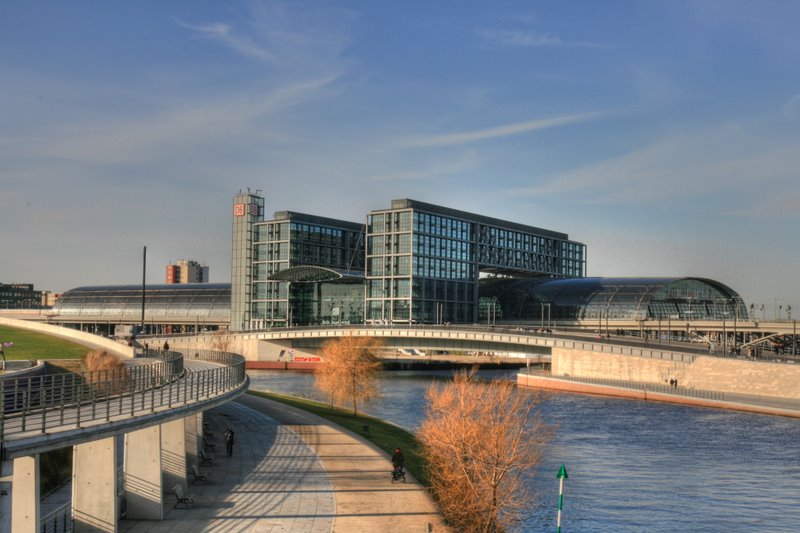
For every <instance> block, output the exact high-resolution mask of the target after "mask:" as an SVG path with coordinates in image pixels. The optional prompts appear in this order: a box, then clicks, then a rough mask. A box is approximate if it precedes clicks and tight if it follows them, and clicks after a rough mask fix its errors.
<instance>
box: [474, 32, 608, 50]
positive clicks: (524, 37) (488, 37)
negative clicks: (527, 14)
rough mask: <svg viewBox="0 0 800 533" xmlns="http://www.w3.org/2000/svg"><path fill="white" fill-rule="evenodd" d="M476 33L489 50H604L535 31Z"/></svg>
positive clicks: (593, 44)
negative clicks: (562, 48)
mask: <svg viewBox="0 0 800 533" xmlns="http://www.w3.org/2000/svg"><path fill="white" fill-rule="evenodd" d="M476 31H477V33H478V36H479V37H480V38H481V39H482V41H483V45H484V46H486V47H488V48H558V47H568V48H604V46H603V45H600V44H597V43H592V42H587V41H564V40H563V39H562V38H561V37H559V36H558V35H554V34H552V33H547V32H541V31H538V30H535V29H506V28H478V29H477V30H476Z"/></svg>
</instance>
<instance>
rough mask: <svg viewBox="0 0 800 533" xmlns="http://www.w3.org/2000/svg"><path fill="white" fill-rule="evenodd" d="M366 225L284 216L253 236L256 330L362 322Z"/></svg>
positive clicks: (257, 228)
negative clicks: (287, 326)
mask: <svg viewBox="0 0 800 533" xmlns="http://www.w3.org/2000/svg"><path fill="white" fill-rule="evenodd" d="M363 277H364V226H363V224H358V223H355V222H348V221H345V220H336V219H332V218H326V217H320V216H315V215H307V214H303V213H296V212H293V211H281V212H278V213H275V215H274V218H273V219H272V220H268V221H263V222H258V223H256V224H255V226H254V237H253V282H252V298H251V304H252V305H251V317H250V326H251V329H260V328H264V327H270V326H286V325H310V324H326V323H327V324H330V323H348V324H349V323H362V322H363V317H364V315H363V307H364V283H363Z"/></svg>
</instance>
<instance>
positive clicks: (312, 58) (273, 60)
mask: <svg viewBox="0 0 800 533" xmlns="http://www.w3.org/2000/svg"><path fill="white" fill-rule="evenodd" d="M249 7H250V9H249V10H248V12H247V13H246V15H245V16H243V17H239V18H235V19H231V20H228V21H213V22H205V23H189V22H186V21H182V20H176V21H175V22H176V23H177V24H179V25H180V26H181V27H183V28H186V29H188V30H190V31H191V32H192V33H193V35H194V36H196V37H198V38H202V39H208V40H211V41H213V42H216V43H218V44H219V45H221V46H224V47H226V48H228V49H230V50H233V51H234V52H236V53H237V54H240V55H241V56H244V57H246V58H252V59H257V60H261V61H264V62H266V63H269V64H271V65H276V66H281V67H286V68H290V69H298V68H299V69H303V68H306V67H308V66H314V67H316V68H322V67H325V66H333V68H338V63H339V62H340V61H341V60H340V58H339V55H340V54H341V52H342V50H343V49H344V48H345V46H347V44H348V43H349V41H350V39H349V31H348V28H349V25H350V23H351V21H352V20H353V18H354V16H353V14H352V13H351V12H349V11H347V10H335V9H333V8H329V9H322V8H320V9H308V8H306V7H301V6H299V5H297V4H294V3H283V2H280V1H274V0H273V1H267V0H265V1H256V2H252V3H251V4H249Z"/></svg>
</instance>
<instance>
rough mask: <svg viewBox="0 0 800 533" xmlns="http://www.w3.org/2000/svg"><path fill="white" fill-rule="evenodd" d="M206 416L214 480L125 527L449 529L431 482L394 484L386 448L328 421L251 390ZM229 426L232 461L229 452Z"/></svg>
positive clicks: (152, 531) (134, 530)
mask: <svg viewBox="0 0 800 533" xmlns="http://www.w3.org/2000/svg"><path fill="white" fill-rule="evenodd" d="M205 417H206V418H205V420H206V421H207V423H208V424H209V425H210V426H211V428H212V429H213V430H214V433H215V438H216V443H215V444H216V451H217V453H216V457H215V458H214V461H213V463H212V464H211V465H208V466H204V467H203V469H204V471H205V472H204V473H205V474H206V475H207V478H208V481H207V483H205V484H193V485H191V486H190V489H189V491H190V492H191V493H193V495H194V505H193V506H192V507H191V508H189V509H183V508H172V509H171V510H170V511H169V512H167V513H166V515H165V517H164V520H161V521H132V520H122V521H121V522H120V531H126V532H131V533H139V532H141V533H145V532H146V533H160V532H179V531H181V532H183V531H192V532H198V531H253V532H301V531H302V532H323V531H325V532H328V531H333V532H342V533H345V532H347V533H349V532H354V533H358V532H381V533H392V532H397V533H400V532H403V533H405V532H414V531H419V532H425V531H434V532H439V531H448V529H446V527H445V525H444V523H443V521H442V519H441V516H440V515H439V513H438V510H437V508H436V506H435V504H434V503H433V501H432V499H431V498H430V496H429V494H428V493H427V492H426V491H425V489H424V488H423V487H421V486H420V485H419V484H418V483H417V482H415V481H414V480H413V479H411V477H410V476H409V482H408V483H406V484H392V483H391V481H390V474H389V472H390V470H391V463H390V460H389V457H388V456H387V455H386V454H385V453H384V452H383V451H381V450H379V449H377V448H376V447H374V446H373V445H372V444H370V443H368V442H366V441H364V440H363V439H361V438H360V437H358V436H356V435H354V434H352V433H351V432H349V431H347V430H345V429H343V428H341V427H339V426H337V425H335V424H333V423H331V422H328V421H327V420H324V419H322V418H320V417H317V416H315V415H313V414H311V413H308V412H305V411H301V410H298V409H295V408H292V407H290V406H286V405H284V404H280V403H277V402H273V401H270V400H267V399H264V398H260V397H257V396H253V395H249V394H247V395H244V396H241V397H239V399H237V400H236V401H233V402H229V403H227V404H225V405H222V406H219V407H216V408H215V409H212V410H210V411H207V412H206V413H205ZM227 426H231V427H232V428H233V429H234V430H235V431H236V436H237V439H236V445H235V447H234V452H233V456H232V457H226V456H225V453H224V450H223V449H222V448H223V442H222V438H221V434H222V431H223V430H224V429H225V427H227ZM173 501H174V498H173ZM429 527H430V529H429Z"/></svg>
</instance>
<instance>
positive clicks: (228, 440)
mask: <svg viewBox="0 0 800 533" xmlns="http://www.w3.org/2000/svg"><path fill="white" fill-rule="evenodd" d="M223 435H224V436H225V451H226V452H227V453H228V457H230V456H232V455H233V443H234V442H235V441H236V434H234V432H233V430H232V429H231V427H230V426H228V427H227V428H226V429H225V433H223Z"/></svg>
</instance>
